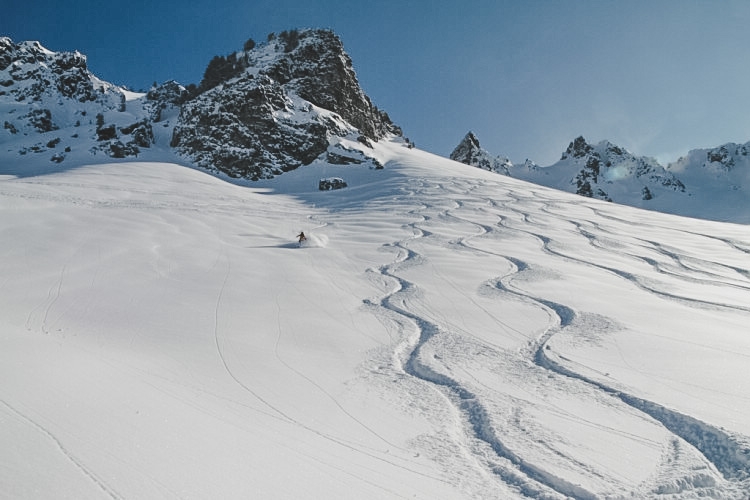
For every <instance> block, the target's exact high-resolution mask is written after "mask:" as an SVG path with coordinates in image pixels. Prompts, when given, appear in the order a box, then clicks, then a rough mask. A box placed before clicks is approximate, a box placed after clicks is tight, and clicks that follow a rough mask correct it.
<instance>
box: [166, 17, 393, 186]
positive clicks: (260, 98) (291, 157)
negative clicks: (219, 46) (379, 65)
mask: <svg viewBox="0 0 750 500" xmlns="http://www.w3.org/2000/svg"><path fill="white" fill-rule="evenodd" d="M199 91H200V94H199V95H198V96H197V97H195V98H194V99H192V100H190V101H189V102H187V103H185V104H184V105H183V106H182V110H181V114H180V118H179V122H178V124H177V126H176V127H175V130H174V135H173V137H172V143H171V144H172V146H173V147H175V148H176V149H177V151H178V152H179V153H180V154H182V155H183V156H184V157H186V158H188V159H190V160H191V161H193V162H195V163H196V164H198V165H199V166H201V167H204V168H207V169H209V170H212V171H218V172H222V173H225V174H227V175H229V176H230V177H242V178H249V179H252V180H258V179H263V178H266V179H267V178H271V177H273V176H275V175H279V174H281V173H283V172H286V171H289V170H294V169H296V168H298V167H299V166H302V165H307V164H309V163H311V162H313V161H314V160H315V159H316V158H318V157H321V155H324V154H325V153H326V152H328V151H329V149H330V148H333V149H337V144H338V143H339V142H340V140H342V139H348V140H349V141H350V142H353V143H358V144H360V145H362V148H361V149H362V150H366V149H368V148H369V146H370V145H371V141H377V140H379V139H382V138H384V137H387V136H400V135H401V130H400V129H399V128H398V127H396V126H395V125H394V124H393V123H392V122H391V120H390V118H388V115H387V114H386V113H384V112H382V111H380V110H379V109H378V108H376V107H375V106H373V105H372V103H371V101H370V99H369V98H368V97H367V95H365V93H364V92H363V91H362V89H361V88H360V86H359V83H358V81H357V77H356V74H355V73H354V69H353V68H352V63H351V59H350V58H349V56H348V55H347V54H346V52H344V49H343V44H342V43H341V41H340V39H339V38H338V37H337V36H336V35H335V34H334V33H333V32H331V31H328V30H302V31H297V30H294V31H291V32H284V33H282V34H281V35H279V36H275V37H272V38H271V39H270V40H269V41H268V42H267V43H265V44H261V45H258V46H253V48H251V49H250V50H247V51H240V52H236V53H234V54H231V55H230V56H228V57H227V58H223V57H218V56H217V57H215V58H214V59H213V60H212V61H211V63H210V64H209V67H208V68H207V70H206V75H205V77H204V79H203V82H201V85H200V86H199ZM334 154H335V153H334Z"/></svg>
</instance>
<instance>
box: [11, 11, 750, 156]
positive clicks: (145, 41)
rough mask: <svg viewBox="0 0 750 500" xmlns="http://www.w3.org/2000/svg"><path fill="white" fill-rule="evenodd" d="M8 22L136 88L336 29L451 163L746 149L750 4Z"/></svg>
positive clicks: (173, 14) (370, 89)
mask: <svg viewBox="0 0 750 500" xmlns="http://www.w3.org/2000/svg"><path fill="white" fill-rule="evenodd" d="M2 12H3V16H2V18H0V36H9V37H10V38H11V39H13V41H14V42H20V41H24V40H38V41H40V42H41V43H42V45H44V46H45V47H47V48H48V49H50V50H54V51H73V50H78V51H80V52H82V53H83V54H85V55H86V56H87V57H88V65H89V69H90V70H91V71H92V72H93V73H95V74H96V75H97V76H98V77H100V78H102V79H103V80H106V81H110V82H112V83H116V84H120V85H127V86H129V87H130V88H133V89H136V90H138V89H146V88H148V87H149V86H150V85H151V84H152V83H153V82H159V83H161V82H163V81H166V80H170V79H174V80H177V81H178V82H180V83H182V84H185V85H187V84H189V83H196V84H197V83H199V82H200V80H201V78H202V76H203V72H204V70H205V68H206V65H207V64H208V62H209V61H210V59H211V58H212V57H213V56H215V55H227V54H229V53H231V52H234V51H236V50H240V49H241V48H242V45H243V43H244V42H245V41H246V40H247V39H248V38H253V39H254V40H255V41H256V42H259V43H260V42H264V41H265V40H266V37H267V35H268V34H269V33H271V32H275V33H279V32H281V31H284V30H289V29H293V28H307V27H309V28H330V29H332V30H334V31H335V32H336V33H337V34H338V35H339V36H340V37H341V39H342V41H343V43H344V48H345V50H346V51H347V52H348V53H349V55H350V56H351V58H352V61H353V63H354V69H355V71H356V72H357V76H358V78H359V81H360V85H361V86H362V88H363V89H364V91H365V92H366V93H367V94H368V95H369V96H370V98H371V99H372V101H373V103H374V104H375V105H376V106H378V107H379V108H381V109H383V110H385V111H386V112H388V114H389V115H390V116H391V118H392V119H393V121H394V122H395V123H397V124H398V125H400V126H401V127H402V128H403V130H404V134H405V135H406V136H407V137H409V138H410V139H412V140H413V141H414V142H415V143H416V145H417V147H419V148H421V149H425V150H427V151H431V152H433V153H436V154H440V155H443V156H447V155H448V154H450V152H451V151H452V150H453V148H454V147H455V146H456V145H457V144H458V143H459V141H460V140H461V139H462V138H463V136H464V135H465V134H466V132H468V131H469V130H471V131H473V132H474V133H475V134H476V135H477V137H478V138H479V140H480V142H481V144H482V146H483V147H485V148H486V149H487V150H489V151H490V152H491V153H493V154H503V155H507V156H509V157H510V158H511V160H513V161H514V162H522V161H523V160H524V159H526V158H530V159H532V160H534V161H535V162H537V163H538V164H540V165H544V166H546V165H550V164H551V163H554V162H555V161H556V160H558V159H559V157H560V154H561V153H562V152H563V151H564V150H565V148H566V147H567V146H568V144H569V143H570V142H571V141H572V140H573V139H574V138H575V137H577V136H579V135H583V136H584V137H585V138H586V139H587V140H588V141H589V142H598V141H600V140H604V139H607V140H610V141H611V142H613V143H615V144H618V145H620V146H623V147H625V148H627V149H629V150H630V151H631V152H633V153H635V154H638V155H647V156H654V157H656V158H658V159H659V160H660V161H662V162H663V163H666V162H667V161H673V160H675V159H677V157H678V156H680V155H684V154H686V153H687V152H688V151H689V150H690V149H694V148H703V147H714V146H718V145H721V144H724V143H726V142H741V143H744V142H747V141H750V119H748V115H749V113H748V112H749V111H750V81H749V80H750V64H748V53H749V50H750V29H749V28H750V2H746V1H744V0H726V1H711V0H621V1H615V0H497V1H493V0H486V1H484V0H463V1H461V2H457V1H455V0H448V1H446V0H414V1H408V0H407V1H403V0H368V1H357V0H226V1H225V0H218V1H217V0H211V1H208V0H195V1H177V0H162V1H160V2H152V1H145V0H130V1H128V2H106V1H103V2H102V1H98V2H94V1H91V0H70V1H68V2H60V1H59V0H56V1H51V0H33V1H31V2H14V3H13V5H10V6H6V7H4V8H3V9H2Z"/></svg>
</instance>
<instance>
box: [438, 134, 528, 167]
mask: <svg viewBox="0 0 750 500" xmlns="http://www.w3.org/2000/svg"><path fill="white" fill-rule="evenodd" d="M450 159H451V160H455V161H458V162H461V163H465V164H466V165H472V166H474V167H478V168H481V169H484V170H489V171H490V172H499V173H502V174H505V175H510V171H509V169H510V168H512V167H513V163H512V162H511V161H510V160H509V159H508V158H505V157H502V156H492V155H491V154H490V153H489V152H488V151H487V150H485V149H484V148H482V147H481V146H480V145H479V139H477V137H476V135H474V133H473V132H471V131H470V132H468V133H467V134H466V135H465V136H464V138H463V140H461V142H460V143H458V146H456V148H455V149H454V150H453V152H452V153H451V154H450Z"/></svg>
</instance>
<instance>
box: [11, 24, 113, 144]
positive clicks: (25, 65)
mask: <svg viewBox="0 0 750 500" xmlns="http://www.w3.org/2000/svg"><path fill="white" fill-rule="evenodd" d="M0 96H5V97H6V101H10V102H14V103H15V105H16V106H17V109H12V110H11V111H13V113H9V115H12V116H10V118H12V120H6V121H7V122H8V123H9V124H12V125H13V126H14V127H15V128H16V130H17V131H19V132H25V131H31V130H33V131H37V132H47V131H50V130H55V129H57V128H62V127H68V126H70V125H72V124H73V123H71V120H78V121H80V120H81V117H83V116H85V115H86V113H87V111H90V109H92V106H86V105H87V104H88V105H92V104H93V108H95V109H97V110H124V107H125V96H124V94H123V92H122V91H121V90H120V89H119V88H118V87H116V86H114V85H112V84H110V83H107V82H104V81H102V80H99V79H98V78H97V77H95V76H94V75H93V74H92V73H91V72H90V71H89V70H88V66H87V63H86V56H84V55H83V54H81V53H80V52H52V51H50V50H47V49H46V48H44V47H43V46H42V45H41V44H40V43H39V42H22V43H19V44H15V43H13V41H12V40H11V39H10V38H7V37H2V38H0ZM61 100H63V101H71V102H74V103H76V104H78V106H77V107H78V116H75V117H71V116H69V113H67V110H64V111H60V112H58V110H59V108H60V106H59V105H58V104H59V102H60V101H61Z"/></svg>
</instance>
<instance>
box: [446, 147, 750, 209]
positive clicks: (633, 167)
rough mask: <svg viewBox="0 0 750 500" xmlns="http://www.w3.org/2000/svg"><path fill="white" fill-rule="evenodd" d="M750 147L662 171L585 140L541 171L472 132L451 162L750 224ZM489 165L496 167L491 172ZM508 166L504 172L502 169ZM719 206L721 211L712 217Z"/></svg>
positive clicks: (695, 156) (650, 161)
mask: <svg viewBox="0 0 750 500" xmlns="http://www.w3.org/2000/svg"><path fill="white" fill-rule="evenodd" d="M749 155H750V142H749V143H747V144H735V143H727V144H724V145H721V146H718V147H715V148H709V149H695V150H691V151H690V152H689V153H688V154H687V155H686V156H683V157H681V158H679V159H678V160H677V161H675V162H673V163H670V164H669V165H667V166H666V167H664V166H662V165H661V164H660V163H659V162H658V161H657V160H656V159H654V158H650V157H645V156H637V155H635V154H633V153H631V152H630V151H628V150H627V149H625V148H623V147H620V146H618V145H615V144H613V143H612V142H610V141H607V140H603V141H600V142H598V143H596V144H592V143H589V142H588V141H586V139H585V138H584V137H583V136H579V137H577V138H575V139H574V140H573V141H571V142H570V144H569V145H568V147H567V149H566V150H565V151H563V153H562V154H561V156H560V160H558V161H557V162H555V163H553V164H552V165H549V166H547V167H540V166H538V165H536V164H535V163H533V162H532V161H530V160H526V161H525V163H524V164H523V165H515V164H513V163H512V162H511V161H510V160H509V159H507V158H506V157H504V156H502V155H493V154H492V153H490V152H489V151H487V150H485V149H484V148H482V146H481V145H480V144H479V140H478V139H477V137H476V135H475V134H474V133H473V132H469V133H468V134H467V135H466V136H465V137H464V139H463V140H462V141H461V142H459V144H458V146H456V148H455V149H454V150H453V152H452V153H451V155H450V158H451V159H453V160H455V161H459V162H461V163H464V164H467V165H472V166H475V167H478V168H482V169H485V170H491V171H494V172H497V173H499V174H501V175H506V176H510V177H515V178H517V179H522V180H525V181H528V182H532V183H535V184H540V185H543V186H547V187H552V188H555V189H560V190H562V191H567V192H571V193H575V194H578V195H581V196H586V197H589V198H597V199H600V200H604V201H612V202H616V203H621V204H625V205H630V206H635V207H638V208H645V209H650V210H657V211H662V212H667V213H674V214H678V215H686V216H690V217H698V218H711V219H716V220H723V221H735V222H741V223H750V204H748V203H747V201H746V200H747V199H748V197H747V195H748V193H750V156H749ZM488 165H493V167H492V168H488ZM498 165H502V168H497V166H498ZM708 204H714V205H717V206H718V207H719V209H718V210H715V211H714V210H712V211H708V210H706V206H707V205H708Z"/></svg>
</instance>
